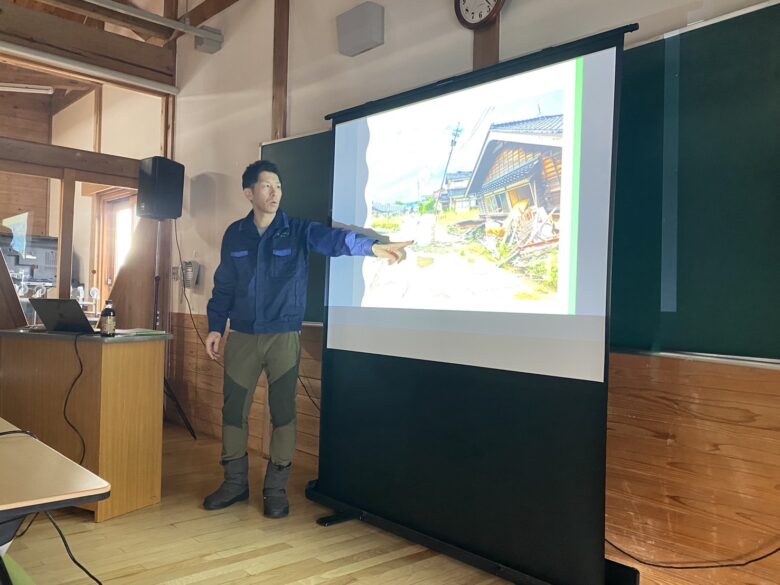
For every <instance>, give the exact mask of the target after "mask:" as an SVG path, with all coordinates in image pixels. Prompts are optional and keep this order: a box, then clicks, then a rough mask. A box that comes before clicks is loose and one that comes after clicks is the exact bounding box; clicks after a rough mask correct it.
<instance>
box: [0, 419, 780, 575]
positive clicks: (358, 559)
mask: <svg viewBox="0 0 780 585" xmlns="http://www.w3.org/2000/svg"><path fill="white" fill-rule="evenodd" d="M218 456H219V444H218V443H217V441H214V440H212V439H200V440H198V441H197V442H194V441H192V439H191V438H190V437H189V435H187V434H186V432H185V431H184V430H183V429H182V428H180V427H177V426H172V425H169V426H166V429H165V453H164V466H163V467H164V469H163V474H164V477H163V499H162V503H161V504H160V505H159V506H154V507H152V508H148V509H145V510H140V511H138V512H134V513H132V514H128V515H126V516H123V517H119V518H114V519H112V520H109V521H107V522H104V523H102V524H95V523H93V522H91V520H90V515H89V514H87V513H85V512H80V511H77V510H68V511H62V512H58V513H57V514H56V518H57V520H58V522H59V523H60V526H61V527H62V528H63V530H64V532H65V534H66V535H67V537H68V541H69V543H70V545H71V548H72V549H73V551H74V554H75V555H76V557H77V558H78V559H79V560H80V561H81V562H82V563H84V564H85V565H86V566H87V568H88V569H90V570H91V571H92V572H93V573H94V574H95V575H96V576H98V578H100V579H101V580H102V581H103V583H106V584H111V585H185V584H200V585H209V584H220V585H221V584H225V585H229V584H247V585H251V584H265V585H275V584H293V583H294V584H298V585H317V584H320V583H323V584H327V585H347V584H356V585H361V584H383V585H406V584H426V585H428V584H429V585H437V584H441V585H445V584H446V585H460V584H462V585H488V584H500V583H505V581H503V580H501V579H498V578H496V577H492V576H490V575H488V574H486V573H482V572H481V571H478V570H476V569H473V568H471V567H469V566H466V565H463V564H461V563H459V562H457V561H454V560H452V559H450V558H448V557H445V556H442V555H439V554H437V553H434V552H431V551H429V550H428V549H426V548H424V547H421V546H418V545H415V544H412V543H410V542H408V541H405V540H403V539H401V538H397V537H395V536H392V535H390V534H388V533H386V532H383V531H381V530H378V529H376V528H373V527H371V526H369V525H367V524H364V523H361V522H349V523H346V524H342V525H339V526H333V527H330V528H322V527H320V526H318V525H317V524H315V522H314V520H315V519H316V518H317V517H319V516H321V515H324V514H325V513H327V512H328V510H326V509H324V508H321V507H320V506H318V505H316V504H314V503H312V502H309V501H308V500H306V499H305V497H304V495H303V491H304V486H305V484H306V482H307V481H308V480H309V479H312V478H313V477H314V476H315V475H316V473H315V472H313V471H311V470H309V469H305V468H303V467H301V466H298V467H297V468H296V469H295V472H294V473H293V477H292V483H291V491H292V496H291V505H292V509H293V514H292V516H291V517H290V518H288V519H286V520H281V521H278V520H277V521H273V520H266V519H264V518H263V516H262V514H261V513H260V511H259V501H258V497H259V493H260V490H259V489H255V490H254V493H253V494H252V497H251V500H250V502H249V503H248V504H237V505H234V506H231V507H230V508H228V509H226V510H222V511H219V512H206V511H205V510H203V509H202V508H201V506H200V502H201V500H202V498H203V496H204V495H205V494H207V493H208V492H209V490H211V489H212V488H213V487H215V486H216V485H218V483H219V480H220V468H219V466H218V465H217V464H216V461H217V459H218ZM263 469H264V466H263V462H261V460H260V458H259V457H257V456H255V457H254V460H253V463H252V466H251V469H250V473H251V476H252V478H253V479H252V484H253V485H257V486H259V485H260V484H261V481H262V479H261V477H262V471H263ZM648 544H649V543H648ZM10 554H11V555H12V556H13V557H14V558H15V559H16V560H17V561H18V562H19V563H20V564H21V565H22V566H23V567H24V568H25V569H26V570H27V572H28V573H29V574H30V576H31V577H33V579H35V580H36V583H37V584H38V585H55V584H57V585H60V584H61V585H76V584H85V585H86V584H89V583H92V581H90V580H89V579H88V578H86V576H84V575H83V573H81V572H80V571H79V570H78V569H77V568H76V567H75V566H74V565H73V564H72V563H71V562H70V560H69V559H68V557H67V555H66V553H65V550H64V549H63V547H62V544H61V542H60V540H59V538H58V537H57V534H56V533H55V531H54V528H53V527H52V526H51V525H50V524H49V523H48V521H46V520H45V519H41V518H40V517H39V519H38V520H37V521H36V522H35V524H34V525H33V526H32V528H31V529H30V531H29V532H28V533H27V534H26V535H25V536H24V537H22V538H21V539H18V540H17V541H16V542H14V544H13V546H12V547H11V550H10ZM607 554H608V556H609V557H610V558H614V559H616V560H621V561H622V562H626V563H627V564H632V563H630V561H627V560H626V559H625V558H621V555H619V554H616V553H615V552H614V551H611V550H610V549H609V547H608V548H607ZM774 560H775V559H771V560H769V562H770V563H773V561H774ZM562 561H563V559H562ZM765 562H767V561H765ZM770 566H776V565H774V564H772V565H770ZM641 572H642V580H641V584H642V585H695V584H706V585H776V584H777V583H780V578H778V579H773V578H772V577H770V578H769V579H768V580H767V579H762V578H761V577H757V576H756V575H755V574H748V573H745V572H742V571H739V570H732V569H729V570H716V571H712V570H710V571H668V570H660V569H648V568H642V569H641Z"/></svg>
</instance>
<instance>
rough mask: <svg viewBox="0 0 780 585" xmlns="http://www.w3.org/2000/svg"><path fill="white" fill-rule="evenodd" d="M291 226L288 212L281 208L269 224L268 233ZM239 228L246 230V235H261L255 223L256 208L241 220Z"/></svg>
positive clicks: (257, 236)
mask: <svg viewBox="0 0 780 585" xmlns="http://www.w3.org/2000/svg"><path fill="white" fill-rule="evenodd" d="M289 228H290V218H289V217H287V214H286V213H285V212H284V211H282V210H281V209H280V210H279V211H277V212H276V215H275V216H274V219H273V221H272V222H271V225H269V226H268V231H267V232H266V233H274V232H276V231H278V230H286V229H289ZM238 229H239V231H241V232H244V233H245V234H246V235H249V236H254V237H256V238H259V237H260V235H259V234H258V233H257V226H256V225H255V210H254V209H253V210H251V211H250V212H249V213H248V214H247V216H246V217H245V218H244V219H243V220H241V223H240V224H239V225H238Z"/></svg>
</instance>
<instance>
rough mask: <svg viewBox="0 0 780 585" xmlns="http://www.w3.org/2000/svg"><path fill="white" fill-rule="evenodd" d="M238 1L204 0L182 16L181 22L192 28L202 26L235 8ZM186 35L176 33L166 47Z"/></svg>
mask: <svg viewBox="0 0 780 585" xmlns="http://www.w3.org/2000/svg"><path fill="white" fill-rule="evenodd" d="M236 2H238V0H203V2H201V3H200V4H198V5H197V6H196V7H195V8H193V9H192V10H190V11H189V12H188V13H187V14H185V15H184V16H182V17H181V18H180V19H179V20H181V21H182V22H186V23H187V24H189V25H190V26H200V25H201V24H203V23H204V22H206V21H207V20H208V19H210V18H213V17H215V16H216V15H217V14H219V13H220V12H222V11H223V10H225V9H226V8H229V7H230V6H233V4H235V3H236ZM183 34H184V33H183V32H180V31H176V32H175V33H173V36H172V37H171V38H170V40H169V41H168V43H166V45H168V44H171V43H173V42H174V41H176V39H178V38H179V37H180V36H182V35H183Z"/></svg>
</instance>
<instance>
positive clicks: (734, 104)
mask: <svg viewBox="0 0 780 585" xmlns="http://www.w3.org/2000/svg"><path fill="white" fill-rule="evenodd" d="M779 30H780V5H775V6H773V7H770V8H766V9H763V10H760V11H756V12H752V13H749V14H746V15H742V16H739V17H736V18H732V19H729V20H725V21H722V22H719V23H716V24H713V25H710V26H707V27H702V28H699V29H696V30H692V31H689V32H686V33H684V34H681V35H679V36H678V37H671V38H668V39H665V40H662V41H658V42H655V43H651V44H648V45H644V46H640V47H637V48H635V49H632V50H629V51H627V52H626V54H625V61H624V70H623V84H622V108H621V121H620V131H619V147H618V165H617V184H616V195H615V210H614V211H615V223H614V226H615V228H614V240H613V266H612V311H611V327H610V334H611V345H612V347H629V348H636V349H644V350H654V351H659V350H660V351H675V350H677V351H694V352H706V353H717V354H725V355H743V356H757V357H766V358H780V163H779V162H778V160H777V159H778V156H779V155H780V34H778V31H779Z"/></svg>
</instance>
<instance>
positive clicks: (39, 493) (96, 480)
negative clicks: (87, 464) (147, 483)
mask: <svg viewBox="0 0 780 585" xmlns="http://www.w3.org/2000/svg"><path fill="white" fill-rule="evenodd" d="M13 430H18V429H17V428H16V427H15V426H14V425H12V424H10V423H9V422H8V421H6V420H3V419H2V418H0V433H2V432H5V431H13ZM110 490H111V486H110V485H109V483H108V482H107V481H105V480H104V479H101V478H100V477H98V476H97V475H95V474H94V473H92V472H90V471H87V470H86V469H84V468H83V467H81V466H80V465H76V464H75V463H73V461H71V460H70V459H68V458H67V457H65V456H63V455H61V454H60V453H57V451H55V450H54V449H52V448H51V447H48V446H47V445H44V444H43V443H42V442H40V441H39V440H37V439H34V438H33V437H30V436H29V435H4V436H0V522H3V521H5V520H8V519H10V518H17V517H19V516H26V515H27V514H32V513H34V512H42V511H44V510H53V509H56V508H63V507H65V506H73V505H76V504H79V503H83V502H85V501H96V500H103V499H105V498H108V496H109V492H110Z"/></svg>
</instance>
